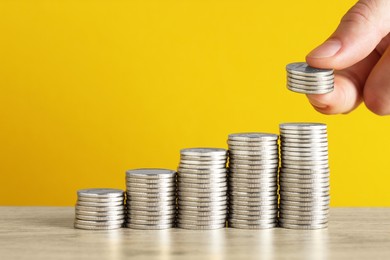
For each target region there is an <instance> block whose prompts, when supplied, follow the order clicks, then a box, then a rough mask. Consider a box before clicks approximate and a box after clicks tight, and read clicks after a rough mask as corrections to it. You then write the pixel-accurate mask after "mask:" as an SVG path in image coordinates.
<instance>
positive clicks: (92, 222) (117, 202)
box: [74, 189, 125, 230]
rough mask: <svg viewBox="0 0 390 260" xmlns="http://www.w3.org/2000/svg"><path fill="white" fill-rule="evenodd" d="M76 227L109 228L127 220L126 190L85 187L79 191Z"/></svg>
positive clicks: (90, 228)
mask: <svg viewBox="0 0 390 260" xmlns="http://www.w3.org/2000/svg"><path fill="white" fill-rule="evenodd" d="M77 195H78V199H77V204H76V219H75V223H74V227H75V228H79V229H89V230H109V229H117V228H121V227H122V226H123V223H124V221H125V206H124V198H125V197H124V192H123V190H118V189H83V190H79V191H77Z"/></svg>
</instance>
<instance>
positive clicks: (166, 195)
mask: <svg viewBox="0 0 390 260" xmlns="http://www.w3.org/2000/svg"><path fill="white" fill-rule="evenodd" d="M126 194H127V199H130V200H134V199H141V200H142V199H144V200H151V201H152V200H158V199H162V200H164V199H166V200H169V199H172V198H173V197H175V194H176V192H175V191H170V192H152V191H151V192H134V191H127V192H126Z"/></svg>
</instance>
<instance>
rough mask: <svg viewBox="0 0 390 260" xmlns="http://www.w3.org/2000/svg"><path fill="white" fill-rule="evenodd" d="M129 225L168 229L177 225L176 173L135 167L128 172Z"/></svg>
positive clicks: (130, 226)
mask: <svg viewBox="0 0 390 260" xmlns="http://www.w3.org/2000/svg"><path fill="white" fill-rule="evenodd" d="M126 189H127V191H126V193H127V199H126V205H127V221H126V226H127V227H128V228H134V229H167V228H172V227H174V226H175V217H176V172H175V171H172V170H167V169H135V170H128V171H127V172H126Z"/></svg>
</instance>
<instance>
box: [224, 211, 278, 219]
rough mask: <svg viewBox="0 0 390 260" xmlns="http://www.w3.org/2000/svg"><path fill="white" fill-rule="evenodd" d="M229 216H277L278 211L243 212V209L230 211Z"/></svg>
mask: <svg viewBox="0 0 390 260" xmlns="http://www.w3.org/2000/svg"><path fill="white" fill-rule="evenodd" d="M229 214H236V215H242V216H264V217H266V216H270V217H271V216H276V215H277V214H278V210H242V209H229Z"/></svg>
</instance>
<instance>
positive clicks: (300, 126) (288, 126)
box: [279, 122, 327, 131]
mask: <svg viewBox="0 0 390 260" xmlns="http://www.w3.org/2000/svg"><path fill="white" fill-rule="evenodd" d="M279 128H280V129H281V130H310V131H317V130H326V129H327V126H326V124H323V123H314V122H311V123H309V122H293V123H281V124H279Z"/></svg>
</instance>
